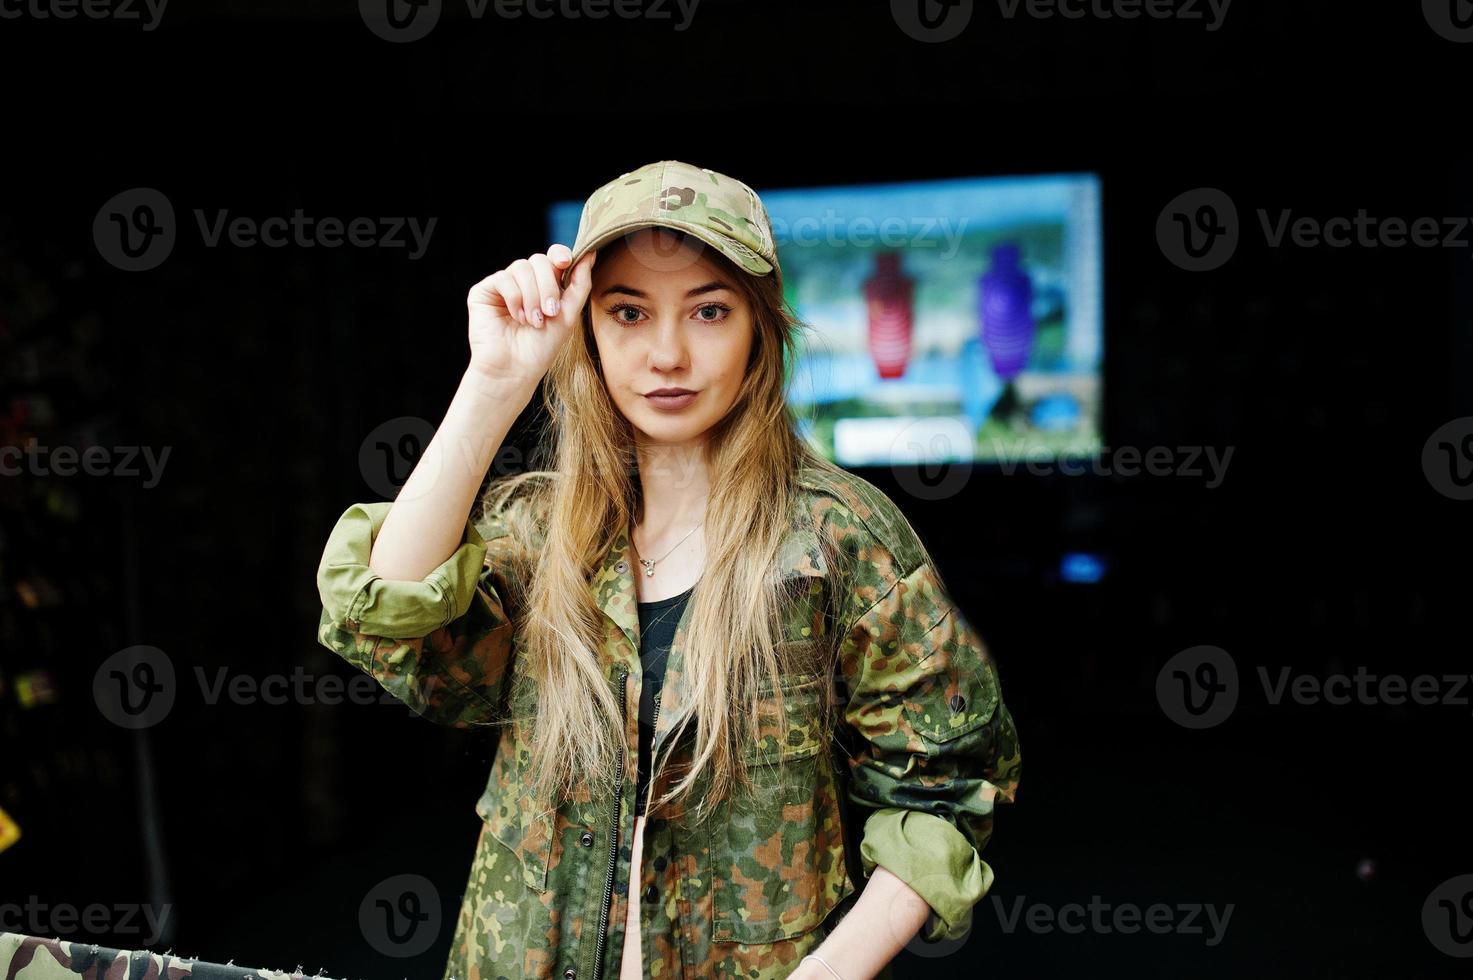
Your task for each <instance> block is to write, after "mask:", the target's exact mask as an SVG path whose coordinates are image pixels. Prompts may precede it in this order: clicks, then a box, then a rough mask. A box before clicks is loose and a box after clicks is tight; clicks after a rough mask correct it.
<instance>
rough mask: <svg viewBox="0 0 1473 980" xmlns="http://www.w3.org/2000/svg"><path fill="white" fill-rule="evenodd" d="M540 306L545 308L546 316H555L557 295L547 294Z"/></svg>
mask: <svg viewBox="0 0 1473 980" xmlns="http://www.w3.org/2000/svg"><path fill="white" fill-rule="evenodd" d="M542 306H543V308H544V309H546V310H547V315H548V316H557V297H556V296H549V297H547V299H545V300H543V301H542Z"/></svg>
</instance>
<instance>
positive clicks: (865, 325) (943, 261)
mask: <svg viewBox="0 0 1473 980" xmlns="http://www.w3.org/2000/svg"><path fill="white" fill-rule="evenodd" d="M754 190H756V191H757V193H758V195H760V196H761V198H762V201H763V203H764V204H765V205H766V207H767V212H768V217H769V218H770V220H771V222H772V228H773V235H774V238H775V239H776V241H777V244H778V258H779V261H780V262H781V264H782V272H783V278H784V289H785V294H786V298H787V301H788V303H789V304H790V305H791V306H792V308H793V309H794V310H795V311H796V313H797V314H798V316H799V317H800V318H801V319H803V320H804V321H805V322H806V323H807V324H808V325H809V327H810V329H809V330H808V331H806V332H805V334H804V339H803V343H802V346H801V353H800V355H799V357H798V359H797V362H796V363H794V364H792V365H790V366H789V367H790V370H789V383H788V397H789V400H790V402H792V404H793V405H794V408H795V410H796V412H797V414H798V415H799V417H800V419H801V420H802V421H801V425H802V427H803V431H804V435H805V436H806V437H807V438H808V440H809V441H810V442H812V443H813V444H814V445H815V446H816V447H817V448H818V449H819V450H820V451H821V452H823V453H824V454H825V455H827V456H828V457H829V458H830V459H831V460H833V461H834V462H836V463H838V464H840V465H843V466H865V465H890V464H895V463H906V462H916V463H924V462H942V461H978V462H987V461H1008V460H1013V461H1016V460H1020V459H1039V458H1056V457H1060V456H1094V455H1096V454H1097V453H1098V452H1099V451H1100V449H1101V443H1102V436H1101V432H1100V414H1101V412H1100V409H1101V395H1102V392H1101V366H1102V364H1101V361H1102V347H1103V340H1104V325H1103V322H1102V313H1101V307H1102V267H1101V266H1102V257H1101V232H1100V184H1099V178H1098V176H1097V175H1095V174H1049V175H1034V176H1011V177H979V178H967V179H958V180H939V181H916V182H904V183H893V184H867V185H853V186H841V187H817V188H815V187H804V188H795V189H786V190H768V189H763V188H761V187H756V188H754ZM581 211H582V202H581V201H566V202H560V203H558V204H555V205H553V206H552V207H551V209H550V212H549V219H550V222H549V223H550V231H551V236H552V237H551V240H552V241H557V242H564V243H566V244H568V245H569V246H571V245H572V244H573V241H574V239H575V237H576V236H577V231H578V218H579V215H580V213H581Z"/></svg>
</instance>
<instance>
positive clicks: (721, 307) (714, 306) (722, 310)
mask: <svg viewBox="0 0 1473 980" xmlns="http://www.w3.org/2000/svg"><path fill="white" fill-rule="evenodd" d="M707 310H715V311H717V313H718V314H719V315H718V316H712V317H707V316H699V315H698V316H697V317H696V318H697V319H698V320H700V321H701V322H702V323H720V322H721V321H722V320H725V319H726V317H727V314H729V313H730V312H731V307H729V306H727V305H726V304H725V303H707V304H706V305H705V306H702V307H701V308H700V310H699V311H698V313H704V312H705V311H707Z"/></svg>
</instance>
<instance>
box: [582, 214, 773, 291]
mask: <svg viewBox="0 0 1473 980" xmlns="http://www.w3.org/2000/svg"><path fill="white" fill-rule="evenodd" d="M640 228H672V229H674V230H676V231H683V232H685V233H686V234H688V235H690V236H691V237H693V238H696V239H698V240H699V241H701V242H703V243H705V244H707V245H710V246H711V247H712V248H714V249H716V250H717V251H718V252H720V253H721V254H722V255H725V256H726V257H727V258H729V259H731V261H732V262H733V263H734V264H735V265H736V266H737V268H739V269H741V270H742V271H743V272H745V273H747V274H748V275H757V276H765V275H768V274H769V273H771V272H772V263H771V262H768V261H767V260H766V259H764V258H763V257H762V256H760V255H758V254H757V253H756V252H751V253H750V257H751V258H752V259H755V260H756V262H757V265H758V266H759V267H761V270H762V271H760V272H757V271H754V270H752V269H749V268H747V265H746V262H747V261H748V255H746V254H743V252H742V250H741V249H740V248H738V247H737V246H735V245H734V244H733V243H732V242H731V241H730V240H728V239H725V238H722V237H721V236H720V235H717V234H715V233H714V232H712V231H710V230H709V229H707V228H692V227H689V226H687V225H683V224H677V223H673V222H670V221H660V220H656V219H653V218H639V219H635V220H632V221H629V222H626V223H625V224H621V225H620V226H619V227H617V228H611V229H610V230H608V231H606V232H604V233H603V234H602V235H600V236H598V237H597V238H595V239H594V240H593V241H591V242H586V243H584V244H582V245H580V246H578V247H577V248H576V249H574V250H573V261H571V262H569V263H568V267H567V268H566V269H564V270H563V271H562V274H561V275H560V276H559V277H558V288H559V289H566V288H567V287H568V276H570V275H571V274H572V272H573V268H574V267H575V266H577V264H578V263H579V262H580V261H581V260H582V258H583V256H585V255H587V254H588V253H589V252H591V251H593V250H595V249H600V248H603V247H604V246H605V245H607V244H608V243H609V242H612V241H614V240H615V239H618V238H622V237H623V236H625V235H627V234H629V233H630V232H631V231H637V230H638V229H640ZM593 261H594V264H595V265H597V264H598V259H596V258H595V259H594V260H593Z"/></svg>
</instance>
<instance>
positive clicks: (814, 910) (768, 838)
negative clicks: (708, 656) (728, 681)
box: [710, 673, 854, 944]
mask: <svg viewBox="0 0 1473 980" xmlns="http://www.w3.org/2000/svg"><path fill="white" fill-rule="evenodd" d="M822 681H823V678H822V677H821V676H819V675H818V674H806V673H805V674H786V675H783V677H782V678H781V681H780V683H781V693H782V696H783V700H784V702H785V703H784V706H783V715H782V717H781V718H779V716H778V713H777V706H776V699H775V698H773V699H768V700H765V701H764V702H763V705H762V707H761V708H760V710H759V715H760V716H761V725H762V736H763V737H762V739H761V741H760V742H759V743H758V744H757V745H756V746H754V747H753V748H752V749H751V750H750V751H749V753H748V755H747V756H746V763H747V771H748V774H749V776H750V777H751V781H752V786H751V788H750V789H742V788H740V787H739V788H737V789H736V790H734V792H733V794H732V796H731V798H730V799H728V800H727V801H726V802H724V803H723V804H722V806H721V808H720V809H719V810H718V811H717V812H716V813H715V814H714V816H715V819H714V820H713V821H712V826H711V831H710V832H711V851H710V853H711V863H712V867H711V889H712V903H713V919H712V939H713V940H715V941H716V942H739V943H747V944H753V943H773V942H778V941H780V940H784V939H791V938H793V937H795V936H799V935H802V934H803V933H806V932H809V931H811V930H813V929H815V928H817V927H818V926H819V925H821V924H822V923H823V921H824V919H825V918H826V917H827V916H828V914H829V913H830V912H831V911H833V909H834V907H835V906H836V905H838V904H839V902H841V901H842V900H843V899H844V898H845V897H846V896H848V895H850V894H851V893H853V891H854V883H853V882H852V881H851V880H850V877H849V871H848V867H847V865H846V863H845V860H844V832H843V827H842V826H841V818H840V811H839V800H838V795H837V794H838V782H837V778H836V774H835V772H834V768H833V761H832V757H831V755H830V753H829V752H828V751H826V746H825V745H824V743H823V742H822V741H821V739H820V736H819V732H820V725H819V717H818V710H819V695H820V693H821V692H820V691H819V684H820V683H822ZM764 686H766V685H764ZM768 689H769V690H770V687H768Z"/></svg>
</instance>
